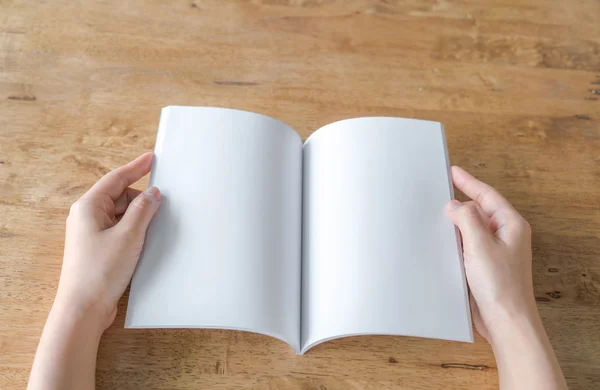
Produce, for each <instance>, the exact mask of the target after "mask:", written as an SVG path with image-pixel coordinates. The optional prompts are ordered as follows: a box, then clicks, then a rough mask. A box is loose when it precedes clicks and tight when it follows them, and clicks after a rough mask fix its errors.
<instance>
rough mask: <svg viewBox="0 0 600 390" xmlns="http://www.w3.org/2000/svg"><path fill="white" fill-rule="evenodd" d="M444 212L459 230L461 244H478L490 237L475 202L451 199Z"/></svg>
mask: <svg viewBox="0 0 600 390" xmlns="http://www.w3.org/2000/svg"><path fill="white" fill-rule="evenodd" d="M446 214H447V215H448V217H449V218H450V220H451V221H452V223H454V224H455V225H456V226H457V227H458V230H460V234H461V235H462V239H463V244H465V245H469V244H478V243H481V242H482V241H485V240H488V239H489V238H490V236H491V234H490V232H489V231H488V229H487V228H486V226H485V223H484V221H483V219H482V218H481V213H480V212H479V210H478V209H477V204H476V203H475V202H465V203H460V202H459V201H457V200H451V201H450V202H449V203H448V204H447V205H446Z"/></svg>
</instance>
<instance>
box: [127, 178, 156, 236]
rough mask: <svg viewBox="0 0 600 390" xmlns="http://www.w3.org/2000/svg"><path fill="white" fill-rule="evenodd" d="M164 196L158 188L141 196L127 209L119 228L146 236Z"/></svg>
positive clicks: (151, 189)
mask: <svg viewBox="0 0 600 390" xmlns="http://www.w3.org/2000/svg"><path fill="white" fill-rule="evenodd" d="M161 201H162V196H161V194H160V191H159V190H158V188H156V187H150V188H148V189H146V190H145V191H144V192H142V193H141V194H139V195H138V196H137V197H136V198H135V199H134V200H133V201H132V202H131V204H130V205H129V207H127V210H126V211H125V214H124V215H123V218H121V221H120V222H119V223H118V224H117V228H119V229H124V230H125V231H133V232H137V233H140V234H142V235H143V234H144V233H145V232H146V229H147V228H148V224H149V223H150V221H151V220H152V217H154V214H156V212H157V211H158V208H159V206H160V203H161Z"/></svg>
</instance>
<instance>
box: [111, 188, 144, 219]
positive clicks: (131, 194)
mask: <svg viewBox="0 0 600 390" xmlns="http://www.w3.org/2000/svg"><path fill="white" fill-rule="evenodd" d="M141 193H142V191H140V190H136V189H135V188H127V189H125V191H123V193H122V194H121V196H119V198H118V199H117V200H115V215H123V214H125V210H127V207H128V206H129V204H130V203H131V202H133V200H134V199H135V198H136V197H137V196H138V195H139V194H141Z"/></svg>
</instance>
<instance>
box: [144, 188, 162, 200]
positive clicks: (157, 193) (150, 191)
mask: <svg viewBox="0 0 600 390" xmlns="http://www.w3.org/2000/svg"><path fill="white" fill-rule="evenodd" d="M144 194H146V195H150V196H151V197H153V198H154V200H155V201H157V202H160V201H161V199H162V196H161V195H160V191H159V190H158V188H156V187H148V188H146V190H145V191H144Z"/></svg>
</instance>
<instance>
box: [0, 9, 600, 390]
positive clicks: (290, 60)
mask: <svg viewBox="0 0 600 390" xmlns="http://www.w3.org/2000/svg"><path fill="white" fill-rule="evenodd" d="M599 17H600V2H598V1H597V0H576V1H575V0H573V1H560V0H495V1H481V0H457V1H450V0H426V1H417V0H404V1H392V0H388V1H383V0H382V1H376V0H355V1H341V0H339V1H335V0H253V1H221V0H219V1H217V0H212V1H201V0H195V1H191V0H177V1H172V2H160V1H157V0H146V1H127V0H103V1H67V0H60V1H58V0H54V1H36V2H28V1H11V0H0V388H2V389H17V388H23V387H24V386H25V383H26V379H27V376H28V374H29V369H30V364H31V361H32V357H33V354H34V351H35V348H36V344H37V341H38V337H39V335H40V332H41V329H42V326H43V323H44V320H45V318H46V315H47V312H48V309H49V308H50V305H51V303H52V299H53V295H54V292H55V290H56V285H57V280H58V275H59V270H60V263H61V257H62V248H63V234H64V220H65V217H66V215H67V212H68V208H69V206H70V204H71V203H72V202H73V201H74V200H75V199H77V198H78V197H79V196H80V195H81V194H82V193H83V192H84V191H85V189H86V188H88V187H89V186H90V185H91V184H92V183H93V182H95V181H96V180H97V179H98V178H99V177H100V176H101V175H102V174H103V173H105V172H107V171H108V170H109V169H111V168H114V167H116V166H118V165H121V164H123V163H125V162H127V161H129V160H131V159H132V158H134V157H136V156H137V155H139V154H140V153H142V152H144V151H146V150H151V149H152V147H153V145H154V137H155V133H156V127H157V123H158V118H159V110H160V108H161V107H163V106H166V105H175V104H178V105H211V106H226V107H234V108H241V109H246V110H250V111H256V112H260V113H264V114H267V115H270V116H273V117H276V118H278V119H281V120H283V121H284V122H286V123H288V124H290V125H291V126H292V127H294V128H295V129H296V130H297V131H298V132H299V133H300V134H301V135H302V137H303V138H306V137H307V136H308V135H309V134H310V133H311V132H312V131H314V130H315V129H317V128H318V127H320V126H322V125H325V124H327V123H329V122H332V121H335V120H338V119H342V118H347V117H354V116H362V115H393V116H404V117H414V118H423V119H431V120H436V121H441V122H443V123H444V124H445V126H446V130H447V137H448V144H449V149H450V155H451V160H452V162H453V163H454V164H458V165H461V166H463V167H465V168H466V169H468V170H470V171H471V172H473V173H474V174H476V175H477V176H479V177H480V178H481V179H483V180H485V181H487V182H489V183H490V184H492V185H494V186H496V187H497V188H498V189H499V190H500V191H502V192H503V193H504V194H505V195H506V196H507V197H508V198H509V200H510V201H512V202H513V203H514V204H515V206H516V207H517V208H518V210H520V211H521V212H522V213H523V215H524V216H525V217H526V218H527V219H528V220H529V221H530V222H531V225H532V226H533V231H534V236H533V246H534V248H533V253H534V264H533V268H534V274H535V291H536V295H537V296H538V297H539V298H538V304H539V308H540V311H541V315H542V317H543V320H544V323H545V325H546V327H547V330H548V333H549V335H550V338H551V340H552V343H553V345H554V347H555V349H556V351H557V355H558V358H559V360H560V362H561V364H562V367H563V370H564V373H565V375H566V377H567V379H568V382H569V384H570V386H571V388H572V389H592V388H597V386H598V383H600V370H599V368H598V367H600V237H599V231H600V211H599V207H600V200H599V197H600V195H599V194H600V169H599V162H600V161H599V160H600V126H599V123H600V100H598V98H600V23H598V21H599ZM190 180H191V179H190ZM145 184H146V183H145V182H144V183H140V186H139V187H143V186H144V185H145ZM125 304H126V300H125V299H123V300H122V301H121V307H120V313H119V316H118V319H117V321H116V323H115V324H114V326H112V327H111V328H110V329H109V330H108V331H107V332H106V334H105V336H104V337H103V339H102V342H101V346H100V352H99V357H98V374H97V384H98V388H100V389H117V388H118V389H192V388H199V387H202V388H222V389H225V388H234V387H238V388H262V389H279V388H282V389H286V388H289V389H320V390H325V389H329V390H334V389H379V388H383V389H389V388H397V389H432V388H444V389H453V388H456V389H463V388H473V389H493V388H496V387H497V371H496V368H495V363H494V359H493V356H492V354H491V351H490V348H489V346H488V345H487V344H486V343H485V341H484V340H483V339H482V338H481V337H479V336H477V339H476V342H475V344H463V343H453V342H445V341H438V340H424V339H413V338H406V337H358V338H349V339H342V340H337V341H333V342H329V343H326V344H323V345H320V346H318V347H316V348H314V349H313V350H311V351H310V352H309V353H308V354H307V355H306V356H302V357H296V356H294V352H293V351H292V350H291V348H289V347H288V346H287V345H285V344H283V343H282V342H279V341H277V340H274V339H271V338H268V337H266V336H259V335H254V334H246V333H236V332H229V331H213V330H124V329H123V321H124V308H125Z"/></svg>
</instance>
